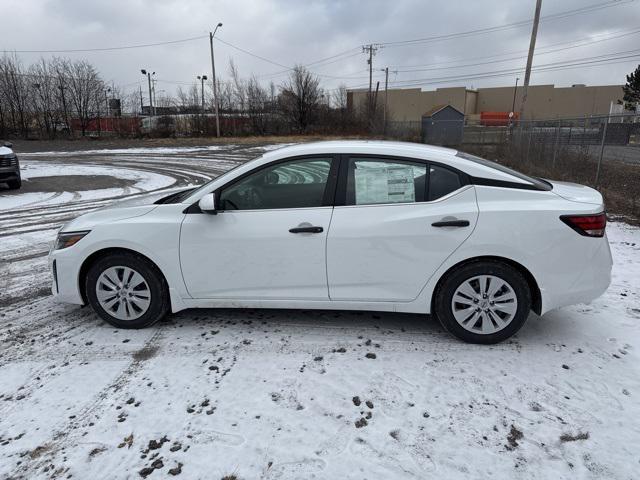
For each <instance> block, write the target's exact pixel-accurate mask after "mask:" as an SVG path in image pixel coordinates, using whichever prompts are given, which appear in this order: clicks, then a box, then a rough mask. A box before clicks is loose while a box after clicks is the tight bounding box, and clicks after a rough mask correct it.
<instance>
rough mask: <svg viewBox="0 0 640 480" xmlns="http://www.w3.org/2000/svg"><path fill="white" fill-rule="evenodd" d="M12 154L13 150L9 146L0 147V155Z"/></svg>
mask: <svg viewBox="0 0 640 480" xmlns="http://www.w3.org/2000/svg"><path fill="white" fill-rule="evenodd" d="M9 155H13V150H12V149H10V148H9V147H0V157H4V156H9Z"/></svg>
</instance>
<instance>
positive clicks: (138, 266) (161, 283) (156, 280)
mask: <svg viewBox="0 0 640 480" xmlns="http://www.w3.org/2000/svg"><path fill="white" fill-rule="evenodd" d="M116 266H124V267H128V268H131V269H133V270H135V271H136V272H138V273H139V274H140V275H142V277H143V278H144V280H145V281H146V282H147V285H148V286H149V291H150V294H151V299H150V300H151V301H150V305H149V307H148V309H147V310H146V312H145V313H144V314H143V315H142V316H140V317H138V318H136V319H133V320H121V319H118V318H116V317H114V316H112V315H111V314H110V313H109V312H108V311H106V310H105V309H104V308H103V307H102V305H101V304H100V302H99V301H98V297H97V294H96V284H97V282H98V279H99V277H100V275H101V274H102V273H103V272H104V271H105V270H107V269H108V268H110V267H116ZM85 292H86V295H87V299H88V301H89V304H90V305H91V307H92V308H93V310H94V311H95V312H96V313H97V314H98V315H99V316H100V317H101V318H102V319H103V320H105V321H106V322H108V323H110V324H111V325H113V326H114V327H117V328H145V327H148V326H150V325H153V324H154V323H156V322H158V321H159V320H161V319H162V318H164V317H165V316H166V315H167V313H168V312H169V308H170V300H169V289H168V288H167V283H166V281H165V279H164V277H163V275H162V273H161V272H160V270H159V269H158V267H156V266H155V265H154V264H153V263H151V262H150V261H149V260H147V259H146V258H144V257H142V256H140V255H136V254H134V253H127V252H122V253H112V254H109V255H106V256H104V257H102V258H99V259H98V260H96V261H95V262H93V264H92V265H91V266H90V267H89V270H88V271H87V275H86V278H85Z"/></svg>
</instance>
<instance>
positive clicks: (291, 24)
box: [2, 0, 640, 92]
mask: <svg viewBox="0 0 640 480" xmlns="http://www.w3.org/2000/svg"><path fill="white" fill-rule="evenodd" d="M534 3H535V2H534V1H533V0H526V1H525V0H518V1H513V0H483V1H469V0H467V1H464V0H429V1H425V0H404V1H402V0H396V1H395V2H389V1H388V0H386V1H382V0H372V1H367V2H358V1H346V0H337V1H330V0H325V1H304V2H302V1H296V0H235V1H230V0H215V1H211V0H208V1H205V0H111V1H108V2H97V1H93V2H88V1H86V0H48V1H47V0H45V1H43V0H19V1H18V0H3V6H2V11H3V13H5V15H4V16H3V17H4V22H3V41H2V44H3V48H6V49H8V50H47V49H77V48H101V47H111V46H119V45H131V44H141V43H151V42H162V41H167V40H175V39H182V38H187V37H194V36H199V35H203V36H206V35H207V32H208V31H209V30H210V29H211V28H212V27H213V26H214V25H215V24H216V23H217V22H218V21H222V22H224V27H223V28H222V29H221V31H220V38H221V39H223V40H225V41H226V42H229V43H232V44H234V45H237V46H239V47H241V48H243V49H246V50H250V51H251V52H254V53H255V54H257V55H260V56H263V57H265V58H268V59H271V60H273V61H274V62H276V63H280V64H283V65H286V66H292V65H294V64H296V63H302V64H306V63H310V62H313V61H316V60H318V59H321V58H325V57H329V56H331V55H335V54H338V53H340V52H344V51H345V50H349V49H353V50H352V52H351V53H352V54H353V55H352V56H351V57H348V56H347V55H345V56H344V57H345V58H343V59H341V60H340V61H336V62H334V63H331V64H328V65H324V66H315V67H311V68H312V70H313V71H315V72H316V73H318V74H322V75H326V76H334V77H342V78H329V77H322V83H323V85H324V86H325V87H327V88H334V87H336V86H337V85H339V84H340V83H344V84H346V85H349V86H357V85H363V84H366V83H367V81H368V80H367V65H366V59H365V56H364V54H357V52H358V50H357V48H358V47H359V46H361V45H362V44H364V43H369V42H392V41H398V40H405V39H413V38H423V37H430V36H434V35H443V34H451V33H456V32H462V31H468V30H474V29H480V28H485V27H491V26H495V25H504V24H507V23H512V22H518V21H521V20H525V19H527V18H530V17H532V16H533V8H534ZM598 3H606V2H605V0H600V1H598V0H591V1H587V2H585V1H584V0H563V1H562V2H557V1H556V2H552V1H550V0H545V1H543V15H550V14H554V13H558V12H561V11H568V10H572V9H576V8H582V7H585V6H588V5H593V4H598ZM639 25H640V7H639V3H638V2H637V1H636V2H633V3H629V4H624V5H620V6H616V7H611V8H606V9H602V10H598V11H594V12H589V13H584V14H579V15H573V16H570V17H567V18H562V19H556V20H549V21H544V22H543V23H542V24H541V26H540V31H539V36H538V46H539V47H544V46H545V45H550V44H556V43H559V42H572V41H577V40H583V39H589V38H593V39H598V38H603V37H602V36H598V35H603V34H607V33H609V32H618V31H630V30H632V29H634V28H639V27H638V26H639ZM530 28H531V27H530V25H526V26H523V27H518V28H512V29H508V30H503V31H498V32H493V33H486V34H482V35H476V36H469V37H463V38H454V39H450V40H447V41H438V42H431V43H423V44H419V45H412V46H403V47H392V46H389V47H386V48H382V49H380V50H379V51H378V53H377V55H376V57H375V60H374V66H375V68H376V69H380V68H383V67H384V66H387V65H390V66H392V69H394V70H395V69H397V70H406V69H408V68H409V67H406V66H407V65H429V64H434V63H442V62H451V61H452V60H458V59H461V60H467V61H466V62H462V61H461V62H459V63H474V62H473V59H474V58H478V57H486V56H489V55H499V54H503V53H508V52H521V54H522V55H524V54H525V52H526V50H527V48H528V42H529V34H530ZM639 39H640V33H638V34H636V35H629V36H626V37H623V38H618V39H615V40H611V41H604V42H600V43H596V44H592V45H588V46H583V47H580V48H575V49H570V50H564V51H560V52H555V53H551V54H546V55H540V56H538V57H536V60H535V62H534V65H536V64H537V65H542V64H546V63H552V62H560V61H568V60H572V59H579V58H584V57H591V56H596V55H605V54H610V53H613V52H620V51H625V50H632V49H634V48H637V47H636V46H637V45H640V42H639V41H638V40H639ZM59 55H61V56H68V57H71V58H87V59H88V60H90V61H91V62H92V63H94V64H95V65H96V66H97V67H98V69H99V70H100V72H101V73H102V75H103V77H104V78H105V79H107V80H109V81H113V82H114V83H115V84H118V85H127V88H128V89H133V88H137V86H136V82H144V78H143V77H142V75H141V74H140V68H149V69H151V70H154V71H156V72H157V76H158V79H159V80H160V86H159V88H162V89H166V90H167V91H169V92H173V91H174V90H175V88H176V86H177V84H176V83H172V82H186V83H188V82H194V81H195V77H196V75H199V74H202V73H205V74H208V73H209V71H210V64H209V50H208V39H207V38H203V39H201V40H197V41H192V42H186V43H181V44H176V45H165V46H160V47H153V48H140V49H131V50H118V51H113V52H91V53H67V54H59ZM40 56H41V55H40V54H36V53H24V54H20V57H21V58H22V59H23V61H24V62H25V63H30V62H33V61H35V60H37V59H38V58H39V57H40ZM42 56H45V57H46V56H50V54H42ZM515 56H518V55H517V54H516V55H515ZM231 58H233V60H234V61H235V62H236V64H237V66H238V67H239V70H240V73H241V74H242V75H243V76H249V75H250V74H256V75H258V76H260V78H261V80H262V81H265V82H267V81H270V80H273V81H274V82H275V83H276V84H278V83H280V82H281V81H282V80H283V78H284V75H276V76H273V75H271V74H273V73H274V72H280V71H282V68H281V67H278V66H276V65H272V64H269V63H267V62H264V61H262V60H259V59H257V58H254V57H251V56H249V55H246V54H244V53H242V52H240V51H237V50H234V49H233V48H232V47H230V46H227V45H224V44H221V43H217V45H216V64H217V67H218V71H219V72H220V74H221V75H222V76H223V77H226V76H227V74H228V63H229V60H230V59H231ZM639 62H640V56H639V57H637V58H632V59H629V60H627V61H626V62H625V63H621V64H615V65H599V66H589V67H583V68H576V69H571V70H559V71H550V72H537V73H534V74H533V76H532V83H534V84H541V83H555V84H556V85H569V84H572V83H587V84H592V85H593V84H616V83H623V82H624V75H625V74H626V73H628V72H629V71H631V70H632V69H633V68H634V67H635V65H637V64H638V63H639ZM524 63H525V62H524V60H521V59H517V60H512V61H509V62H505V63H488V64H486V65H479V66H473V67H471V66H470V67H465V68H455V69H446V70H435V71H434V70H432V71H425V72H401V73H398V74H397V75H394V74H392V75H391V80H392V81H400V82H402V81H408V80H411V79H433V78H437V77H450V76H458V77H463V76H469V75H471V74H474V73H476V72H487V71H497V70H504V69H512V68H518V67H523V66H524ZM444 66H452V64H447V65H444ZM425 68H428V67H425ZM516 76H521V75H518V74H512V75H509V76H505V77H499V78H487V79H479V80H466V79H463V78H458V79H452V80H451V81H449V82H447V83H442V84H437V85H426V86H425V87H424V88H426V89H431V88H436V87H442V86H460V85H466V86H469V87H471V86H474V87H478V86H498V85H511V84H512V83H513V82H514V81H515V77H516ZM382 78H383V74H382V73H381V72H379V71H377V72H376V80H382ZM162 81H165V82H166V83H162Z"/></svg>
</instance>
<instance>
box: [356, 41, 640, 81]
mask: <svg viewBox="0 0 640 480" xmlns="http://www.w3.org/2000/svg"><path fill="white" fill-rule="evenodd" d="M638 57H640V49H638V50H628V51H625V52H618V53H615V54H609V55H600V56H598V57H586V58H582V59H575V60H571V61H568V62H566V61H565V62H553V63H548V64H543V65H537V66H534V67H532V71H534V72H547V71H556V70H566V69H569V68H575V67H582V66H591V65H601V64H609V63H618V62H619V61H623V62H626V61H628V60H629V59H632V58H638ZM620 63H622V62H620ZM523 71H524V69H523V68H512V69H504V70H497V71H496V70H494V71H491V72H477V73H473V74H469V75H455V76H447V77H432V78H416V79H410V80H399V81H394V82H391V83H393V84H394V85H400V86H404V87H408V86H420V85H432V84H437V83H448V82H455V81H460V80H476V79H482V78H493V77H500V76H509V75H514V74H517V73H522V72H523ZM363 86H364V85H363Z"/></svg>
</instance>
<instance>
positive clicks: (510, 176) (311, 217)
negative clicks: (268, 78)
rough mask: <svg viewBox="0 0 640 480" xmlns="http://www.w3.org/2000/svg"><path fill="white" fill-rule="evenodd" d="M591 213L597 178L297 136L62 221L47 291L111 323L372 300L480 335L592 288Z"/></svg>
mask: <svg viewBox="0 0 640 480" xmlns="http://www.w3.org/2000/svg"><path fill="white" fill-rule="evenodd" d="M605 225H606V219H605V214H604V205H603V200H602V196H601V195H600V193H598V192H597V191H595V190H593V189H591V188H588V187H584V186H581V185H576V184H569V183H562V182H553V183H551V182H547V181H545V180H540V179H535V178H530V177H527V176H525V175H522V174H520V173H517V172H515V171H513V170H510V169H507V168H505V167H502V166H500V165H498V164H495V163H493V162H489V161H487V160H483V159H480V158H478V157H474V156H471V155H468V154H465V153H462V152H457V151H456V150H451V149H446V148H438V147H431V146H425V145H419V144H410V143H396V142H381V141H337V142H319V143H310V144H302V145H296V146H291V147H285V148H281V149H278V150H273V151H271V152H268V153H266V154H264V155H263V156H261V157H260V158H257V159H255V160H252V161H250V162H247V163H245V164H243V165H241V166H239V167H237V168H235V169H234V170H232V171H229V172H227V173H226V174H224V175H222V176H220V177H218V178H217V179H215V180H213V181H211V182H209V183H207V184H205V185H203V186H201V187H199V188H197V189H186V190H181V191H179V192H177V193H173V194H171V195H167V193H164V194H161V195H158V194H155V195H150V196H144V197H139V198H136V199H132V200H128V201H124V202H121V203H117V204H114V205H113V206H111V207H108V208H105V209H101V210H98V211H95V212H92V213H89V214H86V215H83V216H81V217H79V218H77V219H75V220H73V221H72V222H70V223H68V224H67V225H65V226H64V227H63V228H62V229H61V230H60V232H59V234H58V239H57V241H56V245H55V246H54V248H53V249H52V251H51V254H50V264H51V266H52V271H53V278H54V281H53V288H52V290H53V294H54V295H55V296H56V297H57V298H58V299H59V300H61V301H64V302H70V303H74V304H87V303H88V304H90V305H91V306H92V307H93V308H94V310H95V311H96V312H97V313H98V314H99V315H100V316H101V317H102V318H103V319H105V320H106V321H107V322H109V323H111V324H113V325H115V326H118V327H123V328H140V327H145V326H148V325H150V324H152V323H154V322H156V321H158V320H159V319H161V318H162V317H163V316H164V315H166V314H167V313H168V312H169V311H172V312H178V311H180V310H183V309H186V308H194V307H203V308H210V307H241V308H305V309H308V308H318V309H348V310H377V311H389V312H414V313H421V314H429V313H432V314H435V316H437V318H438V319H439V320H440V322H441V323H442V324H443V325H444V327H445V328H446V329H447V330H448V331H449V332H451V333H453V334H454V335H456V336H457V337H459V338H461V339H463V340H465V341H469V342H476V343H494V342H498V341H501V340H504V339H505V338H508V337H509V336H511V335H513V334H514V333H515V332H517V331H518V329H519V328H520V327H521V326H522V325H523V324H524V322H525V320H526V319H527V317H528V316H529V313H530V311H531V310H533V311H534V312H536V313H537V314H539V315H542V314H544V313H545V312H548V311H549V310H551V309H555V308H558V307H561V306H565V305H571V304H575V303H580V302H588V301H591V300H593V299H594V298H596V297H598V296H599V295H601V294H602V293H603V292H604V291H605V290H606V289H607V287H608V285H609V283H610V278H611V266H612V259H611V253H610V250H609V244H608V241H607V237H606V235H605Z"/></svg>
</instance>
